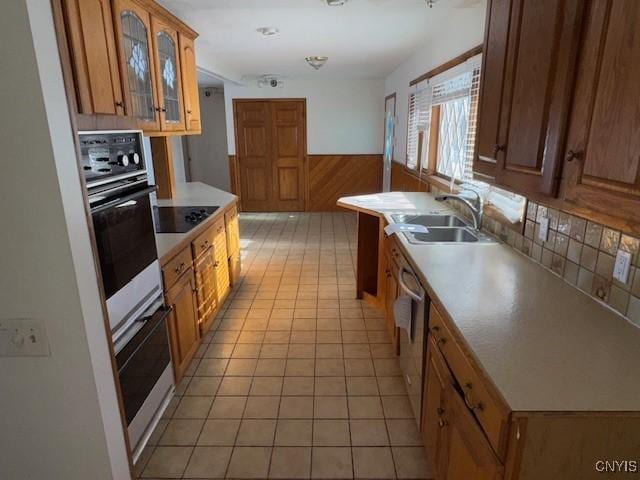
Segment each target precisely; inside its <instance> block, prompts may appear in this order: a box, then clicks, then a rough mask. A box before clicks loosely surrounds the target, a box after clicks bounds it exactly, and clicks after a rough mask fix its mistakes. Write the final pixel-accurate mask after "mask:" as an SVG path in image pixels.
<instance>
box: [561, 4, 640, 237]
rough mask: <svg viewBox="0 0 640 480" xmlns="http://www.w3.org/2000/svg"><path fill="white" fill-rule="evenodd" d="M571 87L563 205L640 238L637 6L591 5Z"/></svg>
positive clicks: (639, 41)
mask: <svg viewBox="0 0 640 480" xmlns="http://www.w3.org/2000/svg"><path fill="white" fill-rule="evenodd" d="M590 6H591V8H590V11H589V14H588V17H587V21H586V25H585V36H584V42H583V46H582V52H581V57H580V64H579V68H578V75H577V83H576V87H575V100H574V102H573V109H572V113H571V120H570V127H569V132H568V137H567V144H566V151H565V165H564V179H563V182H564V184H563V196H564V200H565V201H566V202H569V203H570V204H572V205H573V206H574V207H575V208H578V209H580V210H581V212H580V213H582V214H584V215H587V216H592V213H593V212H596V213H599V214H607V215H609V216H613V217H616V218H617V222H618V224H619V226H620V228H622V229H624V230H627V231H632V232H634V233H636V234H637V233H639V232H640V203H639V200H640V135H639V134H638V132H640V100H639V99H640V61H639V59H640V30H639V28H638V26H639V25H640V2H638V1H637V0H609V1H593V2H591V4H590Z"/></svg>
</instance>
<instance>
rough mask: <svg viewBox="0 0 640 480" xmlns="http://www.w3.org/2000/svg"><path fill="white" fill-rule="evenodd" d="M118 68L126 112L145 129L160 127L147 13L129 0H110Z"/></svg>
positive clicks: (149, 18) (149, 22)
mask: <svg viewBox="0 0 640 480" xmlns="http://www.w3.org/2000/svg"><path fill="white" fill-rule="evenodd" d="M113 14H114V19H115V21H114V25H115V31H116V38H117V41H118V52H119V59H120V71H121V73H122V78H123V92H124V100H125V108H126V110H127V112H128V113H129V114H130V115H132V116H134V117H136V119H137V121H138V126H139V127H140V128H141V129H143V130H146V131H152V132H158V131H160V115H159V107H158V98H157V96H156V89H155V86H156V84H157V83H156V68H155V63H154V56H153V54H152V45H153V40H152V38H153V37H152V33H151V17H150V16H149V13H148V12H147V11H146V10H145V9H144V8H142V7H141V6H140V5H139V4H137V3H136V2H134V1H133V0H113Z"/></svg>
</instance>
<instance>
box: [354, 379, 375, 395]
mask: <svg viewBox="0 0 640 480" xmlns="http://www.w3.org/2000/svg"><path fill="white" fill-rule="evenodd" d="M378 393H379V392H378V383H377V382H376V377H347V394H348V395H357V396H362V395H378Z"/></svg>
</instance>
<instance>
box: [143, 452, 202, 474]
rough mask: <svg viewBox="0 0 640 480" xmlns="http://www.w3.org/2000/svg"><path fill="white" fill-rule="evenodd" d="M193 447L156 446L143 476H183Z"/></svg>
mask: <svg viewBox="0 0 640 480" xmlns="http://www.w3.org/2000/svg"><path fill="white" fill-rule="evenodd" d="M192 451H193V447H156V449H155V450H154V451H153V454H152V455H151V458H150V459H149V462H148V463H147V466H146V467H145V469H144V471H143V473H142V477H143V478H182V474H183V473H184V470H185V468H186V467H187V463H188V462H189V458H190V457H191V452H192Z"/></svg>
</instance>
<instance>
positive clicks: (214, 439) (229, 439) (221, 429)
mask: <svg viewBox="0 0 640 480" xmlns="http://www.w3.org/2000/svg"><path fill="white" fill-rule="evenodd" d="M238 427H240V419H209V420H207V421H205V422H204V426H203V427H202V431H201V432H200V437H199V438H198V442H197V443H198V445H202V446H225V445H226V446H231V447H232V446H233V445H235V442H236V435H237V434H238Z"/></svg>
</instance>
